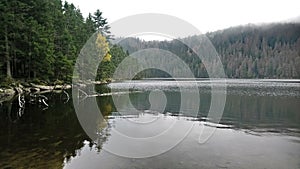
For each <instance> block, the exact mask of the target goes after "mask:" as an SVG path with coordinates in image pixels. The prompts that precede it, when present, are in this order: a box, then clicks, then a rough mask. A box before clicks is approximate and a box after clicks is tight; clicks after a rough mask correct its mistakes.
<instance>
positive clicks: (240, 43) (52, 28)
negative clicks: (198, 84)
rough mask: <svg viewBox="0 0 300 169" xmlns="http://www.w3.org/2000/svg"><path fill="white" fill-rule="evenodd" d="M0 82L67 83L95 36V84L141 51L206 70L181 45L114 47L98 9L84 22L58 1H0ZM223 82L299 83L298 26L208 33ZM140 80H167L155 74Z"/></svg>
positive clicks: (131, 41)
mask: <svg viewBox="0 0 300 169" xmlns="http://www.w3.org/2000/svg"><path fill="white" fill-rule="evenodd" d="M0 13H1V15H0V17H1V24H0V31H1V33H0V55H1V58H0V82H1V84H9V83H12V82H14V81H26V82H31V81H33V82H45V83H53V82H55V81H62V82H65V83H70V82H71V80H72V75H73V68H74V64H75V61H76V58H77V56H78V55H79V53H80V51H81V49H82V47H83V45H84V44H85V43H86V41H87V40H88V39H89V37H91V36H92V35H93V34H94V33H95V32H96V33H98V34H99V35H101V36H103V37H105V41H106V42H105V43H108V45H109V55H110V56H111V59H110V58H109V59H108V61H106V62H102V63H101V65H100V66H99V67H100V68H99V70H98V74H97V80H103V79H107V78H110V77H112V75H113V72H114V70H115V68H116V67H117V66H118V64H119V63H120V62H121V61H122V60H123V59H124V58H125V57H127V56H128V55H129V54H131V53H133V52H135V51H138V50H140V49H145V48H159V49H164V50H168V51H170V52H172V53H174V54H176V55H177V56H179V57H180V58H181V59H182V60H184V61H185V62H186V63H187V64H188V65H189V67H190V68H191V70H192V72H193V73H194V75H195V77H208V75H207V72H206V68H205V66H204V65H203V63H202V62H201V60H199V59H198V58H197V57H196V56H195V53H194V52H193V49H188V47H187V46H186V45H184V44H183V43H181V41H189V42H193V40H195V39H196V38H199V36H204V35H195V36H191V37H186V38H183V39H178V40H172V41H145V40H142V39H138V38H127V39H125V40H123V41H122V43H120V44H118V45H113V44H111V43H109V39H111V38H113V35H112V34H111V33H110V31H109V28H110V27H109V23H108V21H107V19H106V18H104V17H103V15H102V12H101V11H100V10H97V11H95V12H94V13H90V14H89V15H88V17H87V18H84V17H83V15H82V13H81V11H80V9H79V8H77V7H75V5H74V4H72V3H71V4H70V3H68V2H62V1H61V0H2V1H1V2H0ZM205 36H206V37H208V38H209V40H210V41H211V42H212V44H213V45H214V47H215V48H216V50H217V52H218V54H219V55H220V58H221V61H222V63H223V66H224V70H225V73H226V76H227V77H228V78H300V39H299V37H300V24H299V23H277V24H276V23H274V24H266V25H260V26H257V25H245V26H239V27H232V28H228V29H225V30H220V31H215V32H208V33H206V34H205ZM139 76H140V77H161V76H166V75H165V74H162V72H160V71H157V70H150V71H148V72H144V73H141V74H140V75H139Z"/></svg>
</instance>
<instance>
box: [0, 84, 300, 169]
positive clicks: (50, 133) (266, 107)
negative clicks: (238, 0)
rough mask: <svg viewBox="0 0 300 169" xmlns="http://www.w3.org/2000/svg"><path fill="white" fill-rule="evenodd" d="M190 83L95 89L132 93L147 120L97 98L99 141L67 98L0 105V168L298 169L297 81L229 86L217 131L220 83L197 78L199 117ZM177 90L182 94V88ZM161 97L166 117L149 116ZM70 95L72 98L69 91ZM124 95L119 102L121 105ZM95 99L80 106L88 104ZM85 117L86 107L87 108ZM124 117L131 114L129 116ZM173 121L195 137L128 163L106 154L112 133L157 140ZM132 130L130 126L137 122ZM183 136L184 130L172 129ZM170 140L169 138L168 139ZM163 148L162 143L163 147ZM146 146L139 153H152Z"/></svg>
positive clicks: (299, 87)
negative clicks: (190, 100) (186, 103)
mask: <svg viewBox="0 0 300 169" xmlns="http://www.w3.org/2000/svg"><path fill="white" fill-rule="evenodd" d="M190 84H191V83H190V81H189V79H180V80H179V81H177V82H175V81H173V80H172V79H164V80H161V79H148V80H142V81H134V82H122V83H121V82H120V83H113V84H110V85H109V86H101V87H99V86H98V87H97V91H98V92H108V93H109V92H111V89H110V88H113V89H118V90H119V91H122V90H125V89H128V88H130V89H131V90H130V91H132V93H130V94H129V96H130V101H129V100H124V101H122V102H121V103H122V105H121V106H122V108H126V107H127V105H128V102H131V103H132V105H133V106H134V107H135V108H136V109H138V110H140V111H141V112H142V113H138V114H136V113H132V112H131V111H129V110H128V112H125V114H124V112H123V113H120V112H119V111H118V110H117V109H116V107H115V104H114V102H113V98H112V96H110V95H108V96H98V97H97V98H96V99H97V103H98V107H99V108H100V110H101V112H102V115H103V116H104V118H103V119H100V120H99V119H95V121H97V127H98V129H99V130H101V134H100V135H99V138H98V139H97V141H92V140H91V139H90V138H89V137H88V136H87V135H86V134H85V132H84V131H83V129H82V127H81V125H80V123H79V122H78V119H77V116H76V113H75V110H74V106H73V102H72V100H71V99H70V100H69V101H68V100H67V99H66V95H65V94H64V93H57V94H45V96H47V97H48V99H49V100H47V104H48V105H49V107H47V106H46V105H45V104H42V103H40V102H39V101H38V100H37V101H36V102H32V103H29V100H30V99H32V98H31V97H29V96H26V97H25V100H26V105H25V108H24V109H22V108H20V106H19V103H18V98H16V99H15V100H13V101H10V102H4V103H1V104H0V127H1V130H0V168H43V169H44V168H72V169H73V168H80V169H81V168H104V169H106V168H108V169H110V168H111V169H117V168H120V169H121V168H126V169H133V168H153V169H157V168H166V169H167V168H170V169H177V168H178V169H179V168H182V169H185V168H191V169H192V168H193V169H194V168H270V169H271V168H272V169H273V168H278V169H279V168H291V169H293V168H295V169H297V168H300V81H297V80H294V81H288V80H280V81H279V80H229V81H228V88H227V97H226V104H225V109H224V113H223V117H222V119H221V122H220V124H214V123H210V122H208V121H207V119H206V116H207V113H208V110H209V108H210V102H211V93H210V92H211V87H210V85H219V83H218V80H213V81H209V80H205V79H199V80H198V81H197V86H198V87H199V91H200V103H199V104H200V106H199V110H198V114H197V116H193V117H192V116H188V115H186V114H181V112H180V111H179V109H180V102H181V98H180V92H181V91H180V90H179V88H183V89H184V90H186V91H189V89H190V86H189V85H190ZM178 86H180V87H178ZM153 90H157V91H162V92H163V93H164V94H165V96H166V99H167V104H166V107H165V109H164V110H163V111H160V112H157V111H154V110H151V108H150V107H151V105H150V102H149V94H150V92H151V91H153ZM68 92H69V93H71V91H68ZM122 97H123V95H122V93H119V95H118V98H119V99H121V100H122ZM90 99H92V97H89V98H85V99H82V100H81V103H80V104H85V103H86V102H89V100H90ZM86 109H87V110H86V111H87V115H88V107H87V108H86ZM124 110H126V109H124ZM157 118H161V119H162V120H161V121H160V122H159V123H158V125H156V126H155V127H153V128H152V129H151V130H136V129H135V128H134V127H133V126H131V125H130V123H128V121H131V122H134V121H143V120H145V121H149V120H150V121H151V120H153V119H154V120H155V119H157ZM172 120H176V121H178V122H182V123H185V124H189V123H192V124H193V128H192V130H191V131H190V133H189V134H188V135H187V136H186V137H185V138H184V140H183V141H182V142H180V143H179V144H178V145H177V146H175V147H174V148H172V149H171V150H170V151H168V152H165V153H163V154H160V155H158V156H155V157H150V158H142V159H139V158H125V157H120V156H117V155H114V154H111V153H109V152H108V151H106V149H107V148H109V147H110V146H122V147H126V144H125V143H119V144H120V145H116V144H115V142H114V139H115V135H114V133H113V132H112V129H116V130H120V131H122V132H123V133H125V134H126V135H128V136H130V135H131V134H135V136H137V135H138V136H140V137H146V136H149V135H155V134H158V133H159V131H160V130H162V129H163V128H164V127H168V125H169V123H170V122H171V121H172ZM132 125H133V123H132ZM204 126H205V127H207V128H216V132H215V133H214V134H213V136H212V137H211V138H210V139H209V140H208V141H207V142H205V143H204V144H199V142H198V138H199V131H201V130H202V128H203V127H204ZM175 127H177V128H175V130H178V131H179V130H180V126H175ZM170 139H171V138H170ZM161 141H162V142H163V141H165V140H161ZM152 148H153V147H144V148H143V149H142V150H140V151H151V149H152Z"/></svg>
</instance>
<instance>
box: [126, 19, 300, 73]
mask: <svg viewBox="0 0 300 169" xmlns="http://www.w3.org/2000/svg"><path fill="white" fill-rule="evenodd" d="M201 36H205V38H206V39H208V41H210V42H211V43H212V45H213V46H214V47H215V49H216V51H217V53H218V55H219V57H220V59H221V61H222V64H223V67H224V70H225V74H226V76H227V77H228V78H269V79H270V78H278V79H284V78H285V79H290V78H300V23H274V24H266V25H260V26H258V25H250V24H249V25H245V26H238V27H232V28H228V29H224V30H220V31H216V32H208V33H206V34H203V35H195V36H190V37H186V38H182V39H177V40H172V41H150V42H149V41H144V40H142V39H138V38H127V39H124V40H122V41H121V43H120V45H121V46H122V47H123V48H124V49H126V50H128V51H129V53H130V54H131V53H134V52H136V51H138V50H141V49H146V48H159V49H163V50H167V51H170V52H172V53H174V54H175V55H177V56H178V57H180V58H181V59H182V60H183V61H184V62H185V63H186V64H187V65H189V67H190V69H191V71H192V72H193V73H194V76H195V77H199V78H205V77H208V75H207V71H206V69H207V68H206V67H205V66H204V64H203V63H202V62H201V60H200V59H199V57H197V55H196V54H195V52H193V50H195V49H197V48H199V47H200V46H199V45H198V46H197V44H196V42H197V40H199V39H201ZM185 43H189V44H196V45H195V46H193V49H189V47H188V46H187V45H185ZM159 62H161V63H163V62H164V61H162V60H161V61H159ZM212 64H213V61H212ZM212 67H213V66H212ZM208 68H209V66H208ZM142 76H144V77H167V76H168V75H167V74H166V73H163V72H161V71H158V70H149V71H145V72H144V73H143V75H142Z"/></svg>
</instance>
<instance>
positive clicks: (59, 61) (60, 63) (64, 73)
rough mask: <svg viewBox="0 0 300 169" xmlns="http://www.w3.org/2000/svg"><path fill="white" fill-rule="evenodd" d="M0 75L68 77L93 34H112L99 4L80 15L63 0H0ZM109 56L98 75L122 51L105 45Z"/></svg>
mask: <svg viewBox="0 0 300 169" xmlns="http://www.w3.org/2000/svg"><path fill="white" fill-rule="evenodd" d="M0 13H1V15H0V17H1V25H0V31H1V33H0V55H1V58H0V81H1V82H2V84H3V83H4V84H7V83H12V82H14V81H16V80H17V81H28V82H31V81H33V82H44V83H52V82H54V81H62V82H68V83H69V82H70V81H71V79H72V74H73V67H74V64H75V61H76V58H77V56H78V55H79V53H80V50H81V48H82V47H83V45H84V44H85V43H86V41H87V40H88V39H89V38H90V37H91V36H92V35H93V34H94V33H99V34H101V35H103V36H104V37H105V39H106V41H107V43H108V39H110V38H111V34H110V32H109V25H108V22H107V19H106V18H104V17H103V16H102V12H101V11H100V10H97V11H95V12H94V13H93V14H89V16H88V17H87V18H84V17H83V16H82V13H81V12H80V9H78V8H76V7H75V5H74V4H72V3H71V4H70V3H68V2H62V1H61V0H3V1H1V2H0ZM109 48H110V51H109V52H110V55H113V57H114V59H113V61H111V62H106V63H101V64H102V69H100V70H99V74H98V78H99V79H104V78H108V77H109V76H111V73H110V72H111V70H112V67H114V65H117V63H116V61H118V60H120V57H123V58H124V57H126V54H125V53H124V52H123V51H122V49H121V48H120V47H118V46H116V45H111V44H110V46H109Z"/></svg>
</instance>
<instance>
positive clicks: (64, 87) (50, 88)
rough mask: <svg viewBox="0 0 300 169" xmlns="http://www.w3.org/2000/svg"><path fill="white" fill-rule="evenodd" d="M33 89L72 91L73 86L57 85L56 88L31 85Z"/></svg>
mask: <svg viewBox="0 0 300 169" xmlns="http://www.w3.org/2000/svg"><path fill="white" fill-rule="evenodd" d="M30 85H31V86H32V87H35V88H39V89H40V90H65V89H70V88H71V87H72V86H71V85H55V86H45V85H36V84H33V83H30Z"/></svg>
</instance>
